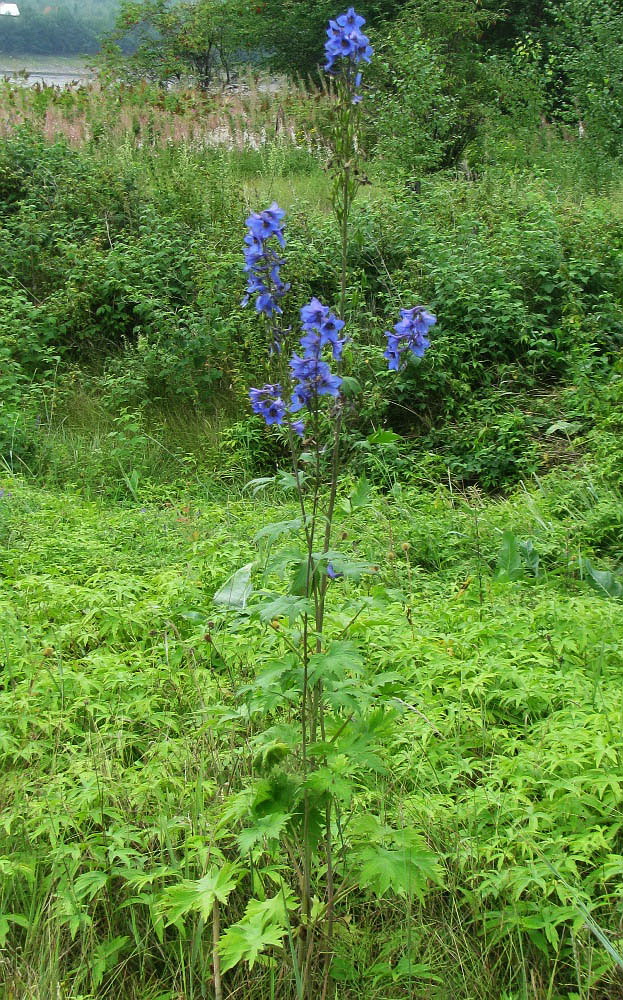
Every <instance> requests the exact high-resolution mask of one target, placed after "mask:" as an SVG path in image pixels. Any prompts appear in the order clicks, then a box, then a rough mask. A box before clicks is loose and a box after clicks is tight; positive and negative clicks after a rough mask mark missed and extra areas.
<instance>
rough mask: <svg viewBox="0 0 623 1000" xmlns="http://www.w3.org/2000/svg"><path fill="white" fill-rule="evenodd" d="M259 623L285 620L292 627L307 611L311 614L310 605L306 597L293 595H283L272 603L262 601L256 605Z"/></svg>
mask: <svg viewBox="0 0 623 1000" xmlns="http://www.w3.org/2000/svg"><path fill="white" fill-rule="evenodd" d="M256 609H257V613H258V615H259V618H260V621H263V622H269V621H273V619H275V618H287V619H288V624H290V625H293V624H294V622H295V621H296V620H297V618H300V617H301V616H302V615H304V614H305V612H306V611H307V612H308V613H311V611H312V610H313V609H312V604H311V602H310V600H309V599H308V598H307V597H297V596H296V595H295V594H283V595H282V596H281V597H277V598H276V599H275V600H273V601H262V602H261V604H258V605H256Z"/></svg>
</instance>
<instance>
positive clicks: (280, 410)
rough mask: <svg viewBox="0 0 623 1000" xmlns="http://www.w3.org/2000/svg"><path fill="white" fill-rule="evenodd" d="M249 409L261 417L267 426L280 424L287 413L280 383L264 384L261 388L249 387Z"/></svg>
mask: <svg viewBox="0 0 623 1000" xmlns="http://www.w3.org/2000/svg"><path fill="white" fill-rule="evenodd" d="M249 399H250V400H251V409H252V410H253V412H254V413H257V414H258V416H260V417H263V418H264V420H265V421H266V424H267V425H268V427H270V426H271V424H282V423H283V421H284V418H285V416H286V413H287V407H286V404H285V403H284V401H283V399H282V397H281V386H280V385H265V386H263V388H261V389H249Z"/></svg>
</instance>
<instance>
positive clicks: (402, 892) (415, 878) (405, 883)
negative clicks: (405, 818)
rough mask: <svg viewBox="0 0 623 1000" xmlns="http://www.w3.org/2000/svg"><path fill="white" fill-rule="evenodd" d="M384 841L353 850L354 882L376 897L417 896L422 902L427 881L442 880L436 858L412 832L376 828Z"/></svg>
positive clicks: (439, 882) (362, 844)
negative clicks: (355, 878)
mask: <svg viewBox="0 0 623 1000" xmlns="http://www.w3.org/2000/svg"><path fill="white" fill-rule="evenodd" d="M381 831H382V833H383V840H382V841H378V840H377V842H376V843H374V842H372V843H370V842H369V841H368V842H367V843H366V842H363V843H361V844H360V846H359V845H357V846H355V847H354V849H353V851H352V858H353V861H354V865H355V871H356V872H357V882H358V884H359V885H360V887H361V888H362V889H367V890H368V891H369V892H371V893H373V894H374V895H375V896H385V895H387V894H389V893H391V894H392V895H394V896H417V897H418V899H422V898H423V896H424V890H425V889H426V887H427V885H428V884H429V882H435V883H437V884H438V885H439V884H441V881H442V869H441V866H440V865H439V862H438V859H437V856H436V855H435V854H433V852H432V851H431V850H430V849H429V847H428V844H427V843H426V841H425V840H424V839H423V838H422V837H420V836H419V835H418V834H417V833H415V832H414V831H413V830H390V829H388V828H387V827H385V828H384V829H383V827H381V826H379V833H380V832H381Z"/></svg>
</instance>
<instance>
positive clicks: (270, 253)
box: [242, 201, 290, 316]
mask: <svg viewBox="0 0 623 1000" xmlns="http://www.w3.org/2000/svg"><path fill="white" fill-rule="evenodd" d="M285 214H286V213H285V212H284V211H283V209H281V208H279V205H278V204H277V202H275V201H274V202H273V203H272V205H271V206H270V208H267V209H265V211H263V212H254V213H253V215H250V216H249V218H248V219H247V229H248V230H249V231H248V233H247V235H246V236H245V238H244V243H245V246H244V260H245V264H244V271H245V274H246V275H247V288H246V295H245V297H244V299H243V300H242V304H243V306H246V305H247V304H248V302H249V300H250V299H251V297H252V296H254V295H255V296H256V299H255V308H256V309H257V311H258V312H260V313H263V314H264V315H265V316H272V315H273V314H275V313H277V314H281V307H280V306H279V300H280V299H282V298H283V296H284V295H285V294H286V292H287V291H288V289H289V287H290V286H289V284H286V283H285V282H284V281H282V279H281V276H280V274H279V269H280V267H281V265H282V264H283V258H282V257H280V256H279V254H278V253H277V252H276V251H275V249H274V247H272V246H268V243H269V241H270V240H271V239H272V238H273V237H275V239H276V240H277V242H278V243H279V246H280V247H285V245H286V241H285V238H284V235H283V221H282V220H283V218H284V216H285Z"/></svg>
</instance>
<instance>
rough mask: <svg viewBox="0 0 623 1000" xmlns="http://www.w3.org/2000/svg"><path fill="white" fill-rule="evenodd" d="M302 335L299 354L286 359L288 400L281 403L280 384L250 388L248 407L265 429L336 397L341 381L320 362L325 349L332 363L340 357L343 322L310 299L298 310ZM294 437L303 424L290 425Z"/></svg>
mask: <svg viewBox="0 0 623 1000" xmlns="http://www.w3.org/2000/svg"><path fill="white" fill-rule="evenodd" d="M301 325H302V328H303V336H302V337H301V338H300V345H301V348H302V354H293V355H292V357H291V359H290V364H289V368H290V373H291V377H292V388H291V392H290V401H289V403H286V402H285V400H284V394H283V389H282V386H281V385H278V384H275V385H265V386H264V387H263V388H262V389H251V390H250V392H249V398H250V400H251V408H252V410H253V412H254V413H257V414H258V416H261V417H263V419H264V420H265V421H266V424H267V425H268V426H271V425H272V424H283V423H284V421H285V420H286V417H287V416H288V414H295V413H299V412H300V411H301V410H302V409H303V408H304V407H308V408H309V409H312V410H313V409H315V407H316V405H317V401H318V398H319V397H320V396H334V397H336V396H339V394H340V387H341V385H342V379H341V378H340V376H339V375H335V374H333V372H332V371H331V368H330V367H329V364H328V363H327V362H326V361H323V359H322V351H323V349H324V348H325V347H329V348H330V349H331V353H332V356H333V358H334V360H336V361H339V360H341V358H342V351H343V349H344V344H345V343H346V338H341V337H340V336H339V333H340V331H341V330H342V328H343V326H344V320H341V319H338V317H337V316H335V314H334V313H332V312H331V310H330V309H329V307H328V306H325V305H323V304H322V302H320V300H319V299H316V298H313V299H312V300H311V301H310V302H308V304H307V305H305V306H303V308H302V309H301ZM290 426H291V427H292V430H293V431H294V432H295V434H299V435H301V436H302V435H303V433H304V423H303V421H302V420H296V421H294V422H292V423H291V424H290Z"/></svg>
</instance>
